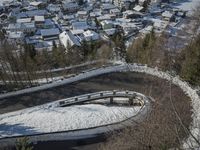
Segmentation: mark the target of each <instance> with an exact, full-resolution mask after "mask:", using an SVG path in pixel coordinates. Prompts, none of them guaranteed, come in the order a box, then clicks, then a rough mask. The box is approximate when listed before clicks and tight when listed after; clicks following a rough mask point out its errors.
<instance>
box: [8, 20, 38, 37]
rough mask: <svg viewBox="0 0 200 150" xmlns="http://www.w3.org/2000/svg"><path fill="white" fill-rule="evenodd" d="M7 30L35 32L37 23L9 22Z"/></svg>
mask: <svg viewBox="0 0 200 150" xmlns="http://www.w3.org/2000/svg"><path fill="white" fill-rule="evenodd" d="M7 31H11V32H18V31H21V32H24V33H25V34H29V33H33V32H35V31H36V27H35V23H34V22H31V23H15V24H9V25H8V27H7Z"/></svg>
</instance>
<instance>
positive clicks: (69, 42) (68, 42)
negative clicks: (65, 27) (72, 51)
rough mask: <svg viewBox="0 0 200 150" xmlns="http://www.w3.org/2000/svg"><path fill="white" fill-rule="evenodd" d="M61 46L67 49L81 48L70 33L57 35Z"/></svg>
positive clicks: (65, 32)
mask: <svg viewBox="0 0 200 150" xmlns="http://www.w3.org/2000/svg"><path fill="white" fill-rule="evenodd" d="M59 39H60V42H61V44H63V46H64V47H65V48H66V49H68V48H71V47H74V46H81V43H80V42H79V41H78V39H77V38H76V37H75V36H74V35H73V34H72V33H71V31H64V32H62V33H61V34H60V35H59Z"/></svg>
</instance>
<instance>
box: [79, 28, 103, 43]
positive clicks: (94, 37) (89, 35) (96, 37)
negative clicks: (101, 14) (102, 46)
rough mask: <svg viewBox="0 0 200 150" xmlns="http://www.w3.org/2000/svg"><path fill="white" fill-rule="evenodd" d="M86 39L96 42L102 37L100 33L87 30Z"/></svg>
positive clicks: (84, 34)
mask: <svg viewBox="0 0 200 150" xmlns="http://www.w3.org/2000/svg"><path fill="white" fill-rule="evenodd" d="M83 36H84V39H85V40H86V41H96V40H99V39H100V36H99V34H98V33H96V32H94V31H92V30H87V31H85V32H84V33H83Z"/></svg>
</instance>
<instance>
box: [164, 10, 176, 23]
mask: <svg viewBox="0 0 200 150" xmlns="http://www.w3.org/2000/svg"><path fill="white" fill-rule="evenodd" d="M162 17H163V20H165V21H172V20H173V19H174V17H175V16H174V14H173V13H171V12H169V11H164V12H163V13H162Z"/></svg>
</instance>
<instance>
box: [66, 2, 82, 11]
mask: <svg viewBox="0 0 200 150" xmlns="http://www.w3.org/2000/svg"><path fill="white" fill-rule="evenodd" d="M62 7H63V9H64V11H67V12H75V11H77V10H78V9H79V5H78V4H77V3H76V2H75V1H73V0H65V1H63V5H62Z"/></svg>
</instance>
